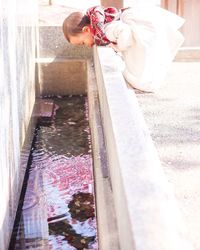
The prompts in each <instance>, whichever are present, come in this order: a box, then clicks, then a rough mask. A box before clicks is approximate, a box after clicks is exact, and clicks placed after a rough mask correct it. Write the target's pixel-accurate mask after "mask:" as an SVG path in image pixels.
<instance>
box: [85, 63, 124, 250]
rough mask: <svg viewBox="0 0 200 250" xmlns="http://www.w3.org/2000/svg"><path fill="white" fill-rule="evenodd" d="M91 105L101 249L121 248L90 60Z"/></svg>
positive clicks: (89, 100) (93, 73) (90, 115)
mask: <svg viewBox="0 0 200 250" xmlns="http://www.w3.org/2000/svg"><path fill="white" fill-rule="evenodd" d="M87 96H88V104H89V122H90V130H91V138H92V152H93V162H94V164H93V165H94V176H95V193H96V194H95V199H96V209H97V221H98V246H99V249H100V250H119V249H120V248H119V235H118V230H117V223H116V213H115V208H114V202H113V193H112V189H111V185H110V179H109V178H108V165H107V154H106V148H105V141H104V135H103V131H102V122H101V115H100V108H99V99H98V90H97V84H96V77H95V72H94V67H93V66H92V63H91V62H90V61H88V91H87Z"/></svg>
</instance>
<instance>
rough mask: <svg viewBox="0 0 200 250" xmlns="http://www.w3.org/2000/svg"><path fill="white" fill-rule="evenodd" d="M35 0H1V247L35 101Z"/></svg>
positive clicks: (7, 233)
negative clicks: (21, 152) (24, 129)
mask: <svg viewBox="0 0 200 250" xmlns="http://www.w3.org/2000/svg"><path fill="white" fill-rule="evenodd" d="M36 14H37V1H36V0H0V120H1V129H0V138H1V139H0V197H1V202H0V249H7V247H8V243H9V238H10V234H11V230H12V226H13V222H14V218H15V212H16V208H17V205H18V198H19V194H20V190H21V184H22V180H23V177H24V176H23V174H24V171H22V169H21V166H20V151H21V148H22V145H23V143H24V139H25V132H26V131H22V128H23V127H24V128H27V127H28V123H29V120H30V116H31V113H32V109H33V104H34V101H35V79H34V78H35V66H34V65H35V62H34V60H35V46H36V43H35V41H36V39H35V33H36V32H35V31H36V20H37V19H36V17H37V16H36Z"/></svg>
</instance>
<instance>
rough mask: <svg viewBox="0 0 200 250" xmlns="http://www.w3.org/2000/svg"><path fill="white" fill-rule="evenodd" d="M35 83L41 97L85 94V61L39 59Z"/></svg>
mask: <svg viewBox="0 0 200 250" xmlns="http://www.w3.org/2000/svg"><path fill="white" fill-rule="evenodd" d="M36 64H37V68H38V72H39V76H38V80H37V81H38V82H37V83H36V84H37V86H38V88H39V90H38V91H37V92H39V93H40V95H42V96H47V95H69V94H85V93H86V90H87V70H86V68H87V66H86V60H80V59H79V60H78V59H64V58H39V59H37V60H36Z"/></svg>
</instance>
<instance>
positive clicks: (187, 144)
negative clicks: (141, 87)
mask: <svg viewBox="0 0 200 250" xmlns="http://www.w3.org/2000/svg"><path fill="white" fill-rule="evenodd" d="M136 93H137V98H138V101H139V104H140V107H141V108H142V110H143V114H144V118H145V121H146V123H147V126H148V127H149V130H150V133H151V136H152V139H153V141H154V143H155V146H156V149H157V151H158V154H159V158H160V161H161V164H162V167H163V169H164V172H165V174H166V176H167V179H168V181H169V183H170V184H171V186H172V188H173V189H174V193H175V197H176V199H177V201H178V204H179V207H180V210H181V212H182V215H183V219H184V220H185V222H186V226H187V228H188V233H189V238H190V240H191V241H192V243H193V245H194V248H195V249H200V240H199V232H200V217H199V211H200V183H199V180H200V62H174V63H173V64H172V66H171V69H170V70H169V73H168V76H167V77H166V80H165V85H164V86H163V87H162V88H161V89H160V90H159V91H158V92H157V93H155V94H144V93H139V92H137V91H136Z"/></svg>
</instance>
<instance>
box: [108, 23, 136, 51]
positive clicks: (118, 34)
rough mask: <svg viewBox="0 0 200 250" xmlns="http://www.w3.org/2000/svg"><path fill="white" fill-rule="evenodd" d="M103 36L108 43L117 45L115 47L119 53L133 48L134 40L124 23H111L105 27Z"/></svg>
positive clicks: (128, 27) (129, 29)
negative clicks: (111, 42)
mask: <svg viewBox="0 0 200 250" xmlns="http://www.w3.org/2000/svg"><path fill="white" fill-rule="evenodd" d="M105 34H106V37H107V38H108V39H109V40H110V41H113V42H116V43H117V47H118V49H119V50H120V51H124V50H126V49H128V48H129V47H131V46H133V43H134V39H133V36H132V31H131V28H130V26H129V25H128V24H126V23H123V22H121V21H112V22H111V23H109V24H107V25H106V27H105Z"/></svg>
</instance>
